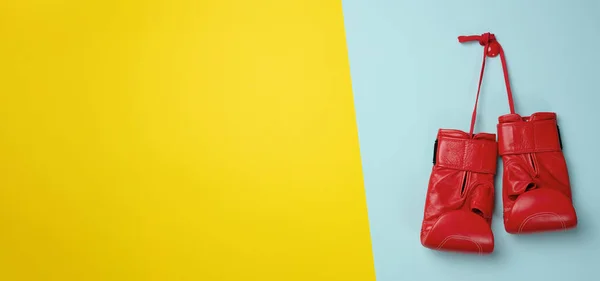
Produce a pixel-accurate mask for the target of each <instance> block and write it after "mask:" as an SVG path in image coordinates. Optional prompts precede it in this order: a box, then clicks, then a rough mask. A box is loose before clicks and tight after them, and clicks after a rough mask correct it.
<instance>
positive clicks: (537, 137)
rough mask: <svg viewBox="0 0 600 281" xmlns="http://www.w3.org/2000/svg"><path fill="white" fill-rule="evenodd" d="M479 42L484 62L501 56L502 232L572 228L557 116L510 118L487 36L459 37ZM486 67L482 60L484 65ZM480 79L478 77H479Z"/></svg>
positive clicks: (492, 41)
mask: <svg viewBox="0 0 600 281" xmlns="http://www.w3.org/2000/svg"><path fill="white" fill-rule="evenodd" d="M459 41H460V42H468V41H479V44H481V45H482V46H485V48H484V54H487V56H491V57H493V56H496V55H498V54H499V55H500V61H501V63H502V71H503V74H504V83H505V85H506V92H507V95H508V105H509V107H510V114H506V115H503V116H500V117H499V118H498V153H499V154H500V156H501V157H502V163H503V166H504V167H503V176H502V205H503V217H504V228H505V230H506V231H507V232H509V233H532V232H541V231H554V230H566V229H569V228H573V227H575V226H576V225H577V215H576V212H575V208H574V207H573V203H572V199H571V186H570V184H569V173H568V170H567V164H566V162H565V158H564V156H563V153H562V143H561V139H560V133H559V130H558V125H557V122H556V113H553V112H538V113H534V114H532V115H531V116H527V117H522V116H520V115H518V114H516V113H515V106H514V101H513V95H512V91H511V88H510V81H509V77H508V67H507V64H506V56H505V55H504V50H503V49H502V46H501V45H500V43H498V41H497V40H496V37H495V36H494V35H493V34H490V33H484V34H482V35H473V36H461V37H459ZM483 64H484V65H485V55H484V63H483ZM482 73H483V71H482Z"/></svg>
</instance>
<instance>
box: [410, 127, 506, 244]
mask: <svg viewBox="0 0 600 281" xmlns="http://www.w3.org/2000/svg"><path fill="white" fill-rule="evenodd" d="M469 136H470V135H469V134H467V133H465V132H463V131H459V130H450V129H440V130H439V131H438V135H437V140H436V142H435V148H434V166H433V170H432V171H431V176H430V178H429V188H428V190H427V199H426V202H425V215H424V218H423V225H422V228H421V243H422V244H423V246H425V247H427V248H431V249H436V250H446V251H459V252H475V253H479V254H483V253H491V252H492V251H493V250H494V235H493V234H492V229H491V222H492V211H493V209H494V174H495V172H496V159H497V154H496V147H497V145H496V135H494V134H486V133H479V134H476V135H474V136H473V138H471V137H469ZM471 136H472V135H471ZM436 152H437V153H436Z"/></svg>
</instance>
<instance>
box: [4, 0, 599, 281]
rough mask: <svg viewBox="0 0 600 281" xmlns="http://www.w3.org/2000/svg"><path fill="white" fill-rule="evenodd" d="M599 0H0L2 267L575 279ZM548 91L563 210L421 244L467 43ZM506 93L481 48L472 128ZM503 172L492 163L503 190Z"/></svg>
mask: <svg viewBox="0 0 600 281" xmlns="http://www.w3.org/2000/svg"><path fill="white" fill-rule="evenodd" d="M598 13H600V2H597V1H594V0H587V1H586V0H577V1H558V0H556V1H542V0H537V1H518V0H510V1H475V0H461V1H442V0H426V1H399V0H395V1H392V0H361V1H359V0H344V1H329V0H277V1H276V0H272V1H270V0H257V1H242V0H238V1H231V0H199V1H188V0H173V1H166V0H148V1H138V0H107V1H73V0H64V1H45V0H26V1H15V0H5V1H2V2H0V280H6V281H19V280H34V281H38V280H39V281H45V280H61V281H67V280H78V281H79V280H82V281H85V280H111V281H112V280H124V281H125V280H126V281H136V280H161V281H162V280H168V281H171V280H173V281H175V280H202V281H224V280H232V281H242V280H261V281H262V280H265V281H266V280H290V281H292V280H302V281H306V280H314V281H321V280H323V281H325V280H328V281H330V280H341V281H350V280H352V281H354V280H357V281H374V280H377V281H396V280H461V281H467V280H508V279H510V280H594V279H595V277H594V276H595V275H596V274H597V272H596V268H595V266H596V265H597V262H596V260H597V259H596V258H597V257H598V251H600V237H599V236H598V234H597V233H598V231H600V222H599V221H598V220H597V219H595V217H596V215H597V214H598V213H600V205H599V204H598V200H600V191H599V190H598V188H597V184H596V181H597V170H598V165H597V162H598V160H597V158H598V157H599V156H600V150H599V146H598V144H597V140H598V138H599V137H598V136H599V135H598V132H597V130H598V129H599V128H600V127H599V126H598V123H599V122H600V113H598V111H597V108H598V103H599V102H600V95H599V91H598V86H597V81H598V79H599V78H600V71H599V70H598V66H599V65H600V53H599V52H598V47H599V46H600V40H599V39H598V35H599V34H600V18H599V17H598V16H597V15H598ZM487 31H490V32H493V33H495V34H496V35H497V37H498V39H499V41H500V42H501V43H502V44H503V46H504V49H505V51H506V54H507V58H508V63H509V71H510V75H511V79H512V85H513V91H514V95H515V102H516V107H517V111H518V112H520V113H522V114H529V113H532V112H535V111H556V112H557V113H558V114H559V123H560V125H561V133H562V135H563V142H564V146H565V149H564V151H565V156H566V158H567V163H568V166H569V170H570V175H571V178H572V186H573V194H574V202H575V207H576V209H577V211H578V215H579V221H580V226H579V227H578V228H577V229H576V230H573V231H569V232H565V233H549V234H538V235H530V236H522V237H521V236H510V235H508V234H506V233H505V232H504V231H503V227H502V221H501V212H500V210H501V201H500V198H499V197H498V198H497V200H496V204H497V206H496V214H495V217H494V223H493V230H494V233H495V237H496V250H495V253H494V254H493V255H491V256H487V257H478V256H470V255H461V254H449V253H438V252H433V251H430V250H428V249H425V248H423V247H422V246H421V245H420V243H419V231H420V223H421V219H422V211H423V204H424V200H425V192H426V188H427V182H428V177H429V173H430V170H431V156H432V151H431V150H432V146H433V140H434V138H435V133H436V130H437V129H438V128H440V127H444V128H457V129H463V130H466V129H468V125H469V120H470V115H471V110H472V106H473V102H474V98H475V91H476V83H477V78H478V77H477V76H478V71H479V67H480V59H481V52H482V50H481V47H480V46H479V45H478V44H476V43H474V44H467V45H461V44H459V43H458V42H457V40H456V37H457V36H458V35H469V34H480V33H483V32H487ZM507 111H508V106H507V103H506V93H505V89H504V84H503V80H502V76H501V69H500V63H499V60H498V59H491V60H489V64H488V68H487V70H486V77H485V80H484V86H483V92H482V97H481V100H480V107H479V115H478V122H477V127H476V130H477V131H485V132H494V131H495V124H496V118H497V116H499V115H501V114H504V113H506V112H507ZM499 184H500V181H499V180H498V181H497V186H496V187H497V188H498V189H497V194H499V188H500V185H499Z"/></svg>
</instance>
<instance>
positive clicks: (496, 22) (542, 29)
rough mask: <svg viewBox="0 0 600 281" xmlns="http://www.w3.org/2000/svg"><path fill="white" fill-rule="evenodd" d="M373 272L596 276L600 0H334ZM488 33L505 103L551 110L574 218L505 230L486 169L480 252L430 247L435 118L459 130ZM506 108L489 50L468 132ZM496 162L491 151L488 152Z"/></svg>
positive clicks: (489, 123)
mask: <svg viewBox="0 0 600 281" xmlns="http://www.w3.org/2000/svg"><path fill="white" fill-rule="evenodd" d="M343 7H344V17H345V26H346V36H347V42H348V49H349V56H350V68H351V74H352V83H353V90H354V98H355V106H356V112H357V118H358V128H359V138H360V149H361V155H362V161H363V170H364V179H365V185H366V190H367V200H368V207H369V218H370V223H371V235H372V241H373V252H374V257H375V268H376V273H377V280H378V281H398V280H411V281H412V280H448V281H450V280H461V281H468V280H478V281H480V280H595V279H597V277H596V274H597V273H598V266H599V262H598V261H599V260H600V259H599V258H600V237H599V236H598V233H600V219H599V217H598V215H599V214H600V184H598V181H599V180H600V178H599V177H598V174H599V172H598V171H599V170H600V168H599V167H598V164H597V163H598V161H599V159H600V148H599V147H600V145H599V144H598V140H599V139H600V135H599V133H598V132H599V130H600V126H598V123H599V121H600V112H599V111H597V110H598V105H599V102H600V91H598V86H597V85H598V83H599V82H600V71H598V66H599V63H600V1H594V0H589V1H566V0H565V1H552V0H546V1H543V0H538V1H524V0H510V1H481V0H479V1H476V0H470V1H467V0H462V1H445V0H426V1H424V0H413V1H408V0H404V1H401V0H344V1H343ZM487 31H490V32H492V33H495V34H496V36H497V38H498V40H499V42H500V43H501V44H502V46H503V47H504V50H505V52H506V56H507V60H508V66H509V72H510V76H511V79H512V80H511V82H512V88H513V94H514V95H515V103H516V109H517V112H518V113H520V114H522V115H529V114H531V113H533V112H536V111H555V112H557V113H558V117H559V121H558V122H559V125H560V128H561V134H562V137H563V144H564V153H565V157H566V159H567V164H568V167H569V172H570V176H571V184H572V188H573V195H574V202H575V207H576V210H577V212H578V217H579V226H578V228H577V229H575V230H572V231H569V232H563V233H546V234H535V235H528V236H513V235H509V234H507V233H506V232H505V231H504V228H503V225H502V213H501V207H502V201H501V197H500V191H501V177H502V172H501V166H499V170H498V174H497V176H496V208H495V214H494V221H493V226H492V228H493V231H494V234H495V238H496V248H495V252H494V254H492V255H491V256H474V255H465V254H452V253H440V252H435V251H432V250H429V249H426V248H424V247H422V246H421V244H420V242H419V231H420V228H421V220H422V218H423V207H424V203H425V193H426V189H427V183H428V180H429V174H430V172H431V166H432V164H431V160H432V149H433V141H434V139H435V135H436V131H437V129H438V128H440V127H442V128H456V129H461V130H468V129H469V122H470V117H471V111H472V108H473V104H474V100H475V93H476V87H477V79H478V75H479V69H480V66H481V56H482V51H483V50H482V47H481V46H479V44H478V43H476V42H473V43H469V44H459V43H458V41H457V36H458V35H471V34H481V33H484V32H487ZM506 113H508V104H507V98H506V91H505V88H504V82H503V78H502V72H501V65H500V59H499V57H497V58H491V59H488V65H487V67H486V76H485V79H484V86H483V90H482V96H481V99H480V105H479V114H478V120H477V125H476V127H475V131H476V132H481V131H483V132H494V133H495V131H496V128H495V126H496V122H497V117H498V116H500V115H502V114H506ZM499 164H500V163H499Z"/></svg>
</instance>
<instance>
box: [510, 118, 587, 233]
mask: <svg viewBox="0 0 600 281" xmlns="http://www.w3.org/2000/svg"><path fill="white" fill-rule="evenodd" d="M498 121H499V124H498V150H499V152H500V155H501V156H502V162H503V163H504V176H503V178H502V186H503V188H502V202H503V204H504V228H505V229H506V231H507V232H509V233H528V232H540V231H549V230H564V229H568V228H572V227H575V226H576V225H577V215H576V213H575V208H573V203H572V201H571V186H570V184H569V172H568V170H567V164H566V162H565V158H564V156H563V153H562V147H561V146H562V145H561V140H560V135H559V131H558V126H557V124H556V113H553V112H538V113H534V114H532V115H531V116H529V117H521V116H519V115H518V114H507V115H503V116H500V118H498Z"/></svg>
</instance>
